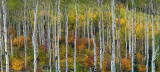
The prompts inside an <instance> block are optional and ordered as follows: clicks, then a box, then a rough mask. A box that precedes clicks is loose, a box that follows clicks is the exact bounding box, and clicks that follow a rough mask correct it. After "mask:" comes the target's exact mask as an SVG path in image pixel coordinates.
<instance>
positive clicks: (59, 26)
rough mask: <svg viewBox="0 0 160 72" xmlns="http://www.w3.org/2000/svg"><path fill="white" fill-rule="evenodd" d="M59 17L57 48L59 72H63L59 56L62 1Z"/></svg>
mask: <svg viewBox="0 0 160 72" xmlns="http://www.w3.org/2000/svg"><path fill="white" fill-rule="evenodd" d="M58 16H59V19H58V20H59V21H58V22H59V23H58V38H57V48H58V71H59V72H61V70H60V69H61V68H60V55H59V39H60V38H61V37H60V36H61V17H60V0H59V3H58Z"/></svg>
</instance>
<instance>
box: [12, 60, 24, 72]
mask: <svg viewBox="0 0 160 72" xmlns="http://www.w3.org/2000/svg"><path fill="white" fill-rule="evenodd" d="M23 63H24V61H21V60H20V59H16V58H15V59H13V61H12V63H11V65H12V68H13V69H14V70H17V71H20V70H21V69H22V68H23Z"/></svg>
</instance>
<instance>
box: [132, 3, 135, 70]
mask: <svg viewBox="0 0 160 72" xmlns="http://www.w3.org/2000/svg"><path fill="white" fill-rule="evenodd" d="M133 3H134V0H132V13H133V15H132V16H133V21H132V72H134V49H135V48H134V6H133Z"/></svg>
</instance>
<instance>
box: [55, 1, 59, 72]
mask: <svg viewBox="0 0 160 72" xmlns="http://www.w3.org/2000/svg"><path fill="white" fill-rule="evenodd" d="M56 23H57V0H56V4H55V20H54V33H55V34H54V35H55V36H54V37H55V38H54V40H55V41H54V42H55V44H54V45H55V68H56V69H55V71H56V72H58V67H57V41H56V39H57V38H56V33H57V31H56V30H57V28H56V27H57V26H56Z"/></svg>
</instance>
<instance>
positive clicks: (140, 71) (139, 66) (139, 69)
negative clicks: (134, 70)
mask: <svg viewBox="0 0 160 72" xmlns="http://www.w3.org/2000/svg"><path fill="white" fill-rule="evenodd" d="M145 70H146V66H143V65H141V64H139V65H138V71H139V72H145Z"/></svg>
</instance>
